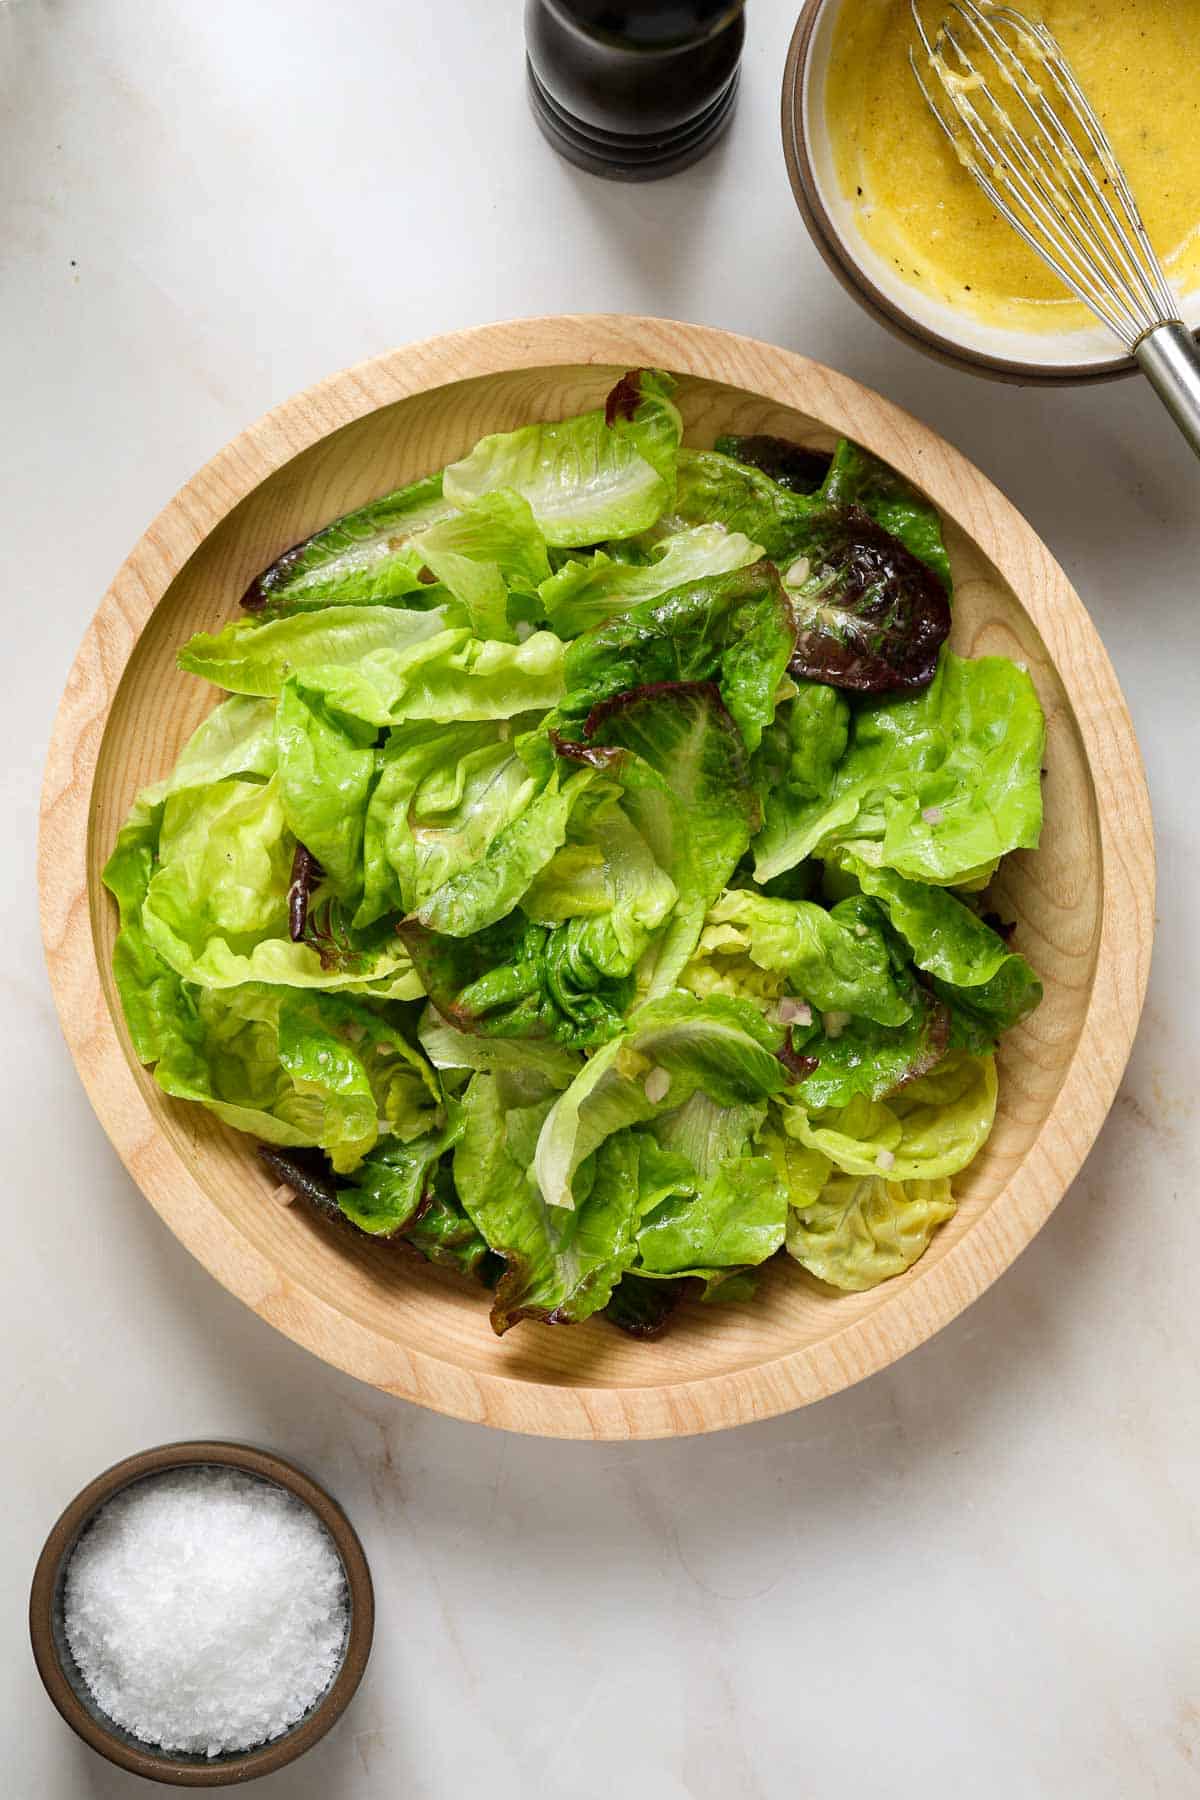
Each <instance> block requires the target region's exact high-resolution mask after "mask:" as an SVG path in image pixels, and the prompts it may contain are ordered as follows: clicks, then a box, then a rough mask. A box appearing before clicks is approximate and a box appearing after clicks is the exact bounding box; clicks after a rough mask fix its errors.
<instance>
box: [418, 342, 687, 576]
mask: <svg viewBox="0 0 1200 1800" xmlns="http://www.w3.org/2000/svg"><path fill="white" fill-rule="evenodd" d="M673 387H674V383H673V382H672V380H671V378H670V376H668V375H664V374H662V373H661V372H660V371H657V370H653V369H641V370H635V371H633V372H632V373H631V374H629V375H627V376H625V377H624V378H623V380H622V381H621V382H620V383H618V385H617V387H616V388H615V389H614V390H613V392H612V393H611V394H610V395H609V398H608V402H607V404H606V406H605V407H604V408H603V409H599V410H597V411H596V412H589V413H583V414H581V415H580V416H579V417H577V418H574V419H562V420H557V421H555V422H554V423H552V424H545V425H522V426H520V427H519V428H518V429H517V430H516V431H508V432H502V433H500V434H498V435H496V436H493V437H485V438H482V439H481V440H480V442H479V443H478V444H476V446H475V448H474V449H473V450H472V451H471V453H470V455H469V456H466V457H464V458H463V459H462V461H461V462H456V463H452V464H451V466H450V467H449V468H448V469H447V470H446V471H445V478H444V491H445V494H446V497H447V499H449V500H452V501H454V502H455V504H456V505H458V506H466V505H468V504H470V502H472V501H474V500H478V499H479V498H480V497H481V496H482V495H484V494H489V493H492V492H493V491H494V490H495V489H497V488H507V489H511V490H513V491H514V492H515V493H518V494H520V495H522V496H523V497H524V499H525V500H527V501H528V503H529V505H530V507H531V508H532V510H533V516H534V518H535V519H536V520H537V523H538V526H539V528H540V530H541V531H542V533H543V535H544V537H545V540H546V542H547V543H548V544H553V545H562V546H567V547H573V546H577V545H588V544H596V543H599V542H600V541H601V540H602V539H604V538H627V537H633V536H635V535H636V534H637V533H638V532H641V531H645V530H646V529H647V528H648V527H649V526H651V525H653V524H654V522H655V521H656V520H657V519H658V517H659V515H660V514H661V513H662V511H663V510H664V508H665V507H666V506H667V505H668V504H669V503H670V501H671V499H672V496H673V493H674V485H675V456H676V451H677V449H678V446H679V439H680V436H681V434H682V430H683V425H682V421H681V419H680V417H679V412H678V409H677V408H676V406H675V405H674V403H673V401H672V400H671V398H670V394H671V389H672V388H673Z"/></svg>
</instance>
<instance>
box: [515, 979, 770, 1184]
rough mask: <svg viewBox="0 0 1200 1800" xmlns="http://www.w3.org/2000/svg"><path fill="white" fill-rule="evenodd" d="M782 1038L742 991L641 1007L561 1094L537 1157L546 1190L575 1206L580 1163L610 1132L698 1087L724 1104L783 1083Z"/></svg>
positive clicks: (670, 1106) (677, 1102)
mask: <svg viewBox="0 0 1200 1800" xmlns="http://www.w3.org/2000/svg"><path fill="white" fill-rule="evenodd" d="M781 1044H782V1033H780V1032H774V1033H773V1032H772V1030H771V1028H770V1027H768V1026H766V1025H765V1023H764V1021H763V1019H762V1017H761V1015H760V1014H759V1013H758V1012H757V1011H756V1010H755V1009H754V1008H753V1007H752V1006H748V1005H744V1004H740V1003H739V1002H737V1001H730V1000H722V999H720V998H717V999H713V1000H708V1001H701V1000H698V999H697V998H696V997H695V995H693V994H685V993H682V992H676V993H673V994H669V995H667V996H666V997H665V998H664V999H661V1000H654V1001H650V1002H649V1003H647V1004H645V1005H643V1006H640V1007H638V1008H637V1009H636V1010H635V1011H634V1012H633V1013H632V1015H631V1016H630V1018H629V1022H628V1029H627V1030H626V1031H625V1032H624V1033H623V1034H622V1035H621V1036H620V1037H619V1038H615V1039H613V1040H612V1041H611V1042H610V1043H607V1044H605V1045H604V1046H603V1047H602V1048H601V1049H599V1050H597V1051H596V1052H595V1054H594V1055H593V1056H592V1057H591V1058H590V1059H589V1061H588V1062H587V1064H586V1065H585V1067H584V1068H583V1069H582V1070H581V1072H580V1073H579V1075H577V1076H576V1078H575V1080H574V1081H573V1082H572V1083H571V1085H570V1087H569V1088H567V1090H566V1091H565V1093H563V1094H561V1095H560V1096H559V1098H558V1099H557V1100H556V1101H555V1103H554V1106H553V1108H552V1110H551V1112H550V1114H549V1116H548V1118H547V1119H546V1122H545V1124H544V1126H543V1127H542V1130H541V1135H540V1136H539V1138H538V1144H537V1153H536V1155H535V1157H534V1172H535V1175H536V1178H537V1182H538V1185H539V1187H540V1189H541V1191H542V1194H543V1196H544V1197H545V1199H546V1200H547V1202H548V1203H550V1204H552V1205H555V1206H561V1207H570V1206H571V1205H572V1204H573V1185H572V1184H573V1179H574V1176H575V1173H576V1171H577V1169H578V1168H579V1166H580V1164H581V1163H582V1162H583V1161H584V1160H585V1158H587V1157H588V1156H590V1155H591V1153H592V1151H593V1150H595V1149H596V1147H597V1146H598V1145H599V1144H601V1143H603V1142H604V1140H605V1138H607V1137H610V1136H611V1135H612V1134H613V1132H615V1131H620V1130H623V1129H624V1128H625V1127H626V1126H630V1125H643V1124H647V1123H648V1122H649V1121H650V1120H652V1119H656V1118H658V1117H660V1116H661V1115H662V1114H663V1113H664V1112H669V1111H674V1110H675V1109H677V1108H678V1107H680V1106H682V1105H683V1104H684V1102H685V1101H687V1100H688V1099H690V1098H691V1096H692V1094H693V1093H695V1091H696V1090H697V1089H698V1088H699V1089H701V1090H702V1091H703V1092H704V1093H705V1094H707V1095H708V1096H709V1098H710V1099H712V1100H714V1101H716V1102H717V1104H718V1105H720V1106H723V1107H729V1106H739V1105H742V1104H744V1103H745V1102H747V1101H750V1102H754V1101H758V1100H761V1099H763V1098H765V1097H766V1096H768V1095H771V1094H777V1093H780V1092H781V1091H782V1090H783V1089H784V1088H785V1087H786V1086H787V1084H788V1081H789V1073H788V1071H787V1069H785V1067H784V1065H783V1063H782V1062H780V1060H779V1059H778V1056H777V1054H776V1051H777V1050H778V1048H779V1047H780V1046H781Z"/></svg>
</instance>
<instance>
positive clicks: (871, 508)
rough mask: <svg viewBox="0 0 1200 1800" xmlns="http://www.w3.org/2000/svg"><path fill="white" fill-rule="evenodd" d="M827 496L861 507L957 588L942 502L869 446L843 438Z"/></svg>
mask: <svg viewBox="0 0 1200 1800" xmlns="http://www.w3.org/2000/svg"><path fill="white" fill-rule="evenodd" d="M821 499H822V500H823V501H824V502H825V503H826V504H827V505H831V506H859V507H861V508H862V509H863V511H864V512H867V513H869V514H870V515H871V517H872V518H873V519H874V520H876V521H877V523H878V524H880V525H882V526H883V528H884V530H885V531H888V532H890V533H891V535H892V536H893V537H895V538H899V540H900V542H901V543H902V544H903V545H904V546H905V548H906V549H907V550H909V551H911V553H912V554H913V556H915V557H917V558H919V560H920V561H921V562H923V563H925V565H926V566H927V567H928V568H930V569H932V570H933V572H934V574H935V575H936V576H937V577H938V579H939V581H940V582H941V584H942V586H943V587H944V588H945V590H946V592H947V593H949V592H950V591H951V586H952V582H951V575H950V558H949V557H948V556H947V554H946V546H945V544H944V543H943V541H942V522H941V519H940V517H939V515H938V510H937V508H936V506H934V505H933V503H932V501H930V500H927V499H926V498H925V496H924V494H921V493H918V491H917V489H916V488H915V487H913V485H912V483H911V482H908V481H906V480H905V479H904V477H903V475H900V474H898V473H897V472H896V470H895V469H892V468H889V467H888V465H887V464H886V463H883V462H880V461H879V458H878V457H876V456H872V455H871V453H870V451H869V450H864V449H863V448H862V446H861V445H860V444H853V443H851V442H850V440H849V439H848V438H843V439H842V440H841V442H840V443H839V444H838V447H837V449H836V450H835V452H834V455H833V461H832V463H831V464H830V466H829V470H828V472H827V474H826V476H825V480H824V482H823V483H822V486H821Z"/></svg>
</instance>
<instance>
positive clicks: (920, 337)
mask: <svg viewBox="0 0 1200 1800" xmlns="http://www.w3.org/2000/svg"><path fill="white" fill-rule="evenodd" d="M827 4H830V0H805V5H804V6H803V7H802V8H801V11H800V16H799V18H798V19H797V20H796V28H795V30H794V31H793V32H792V39H791V43H790V44H789V46H788V54H787V62H786V63H785V65H784V71H783V94H782V105H781V125H782V130H783V154H784V159H785V160H786V162H787V170H788V180H789V181H790V182H791V184H792V193H793V194H794V195H795V199H796V204H797V206H798V207H799V209H800V212H801V215H802V217H803V219H804V223H805V224H806V225H807V227H808V231H809V235H810V237H811V238H812V240H813V243H814V244H815V245H816V247H817V249H818V250H819V251H820V253H821V256H822V257H823V258H824V260H825V262H826V264H827V265H828V267H829V268H830V269H831V270H832V271H833V273H834V274H835V275H836V276H837V278H838V280H839V281H840V282H841V284H842V286H843V287H844V288H845V289H846V291H847V293H849V294H852V295H853V296H854V298H855V299H856V300H857V301H858V302H859V304H860V306H862V307H864V308H865V310H866V311H867V312H869V313H871V314H872V315H873V316H874V317H875V318H876V319H877V320H878V321H879V323H880V324H881V325H883V326H886V328H887V329H888V330H889V331H890V332H892V333H893V334H894V335H895V336H896V337H898V338H901V339H903V341H904V342H905V343H907V344H912V345H915V347H916V348H917V349H918V350H924V351H925V352H926V354H927V355H929V356H933V357H936V358H937V360H938V361H939V362H943V363H948V364H949V365H950V367H951V368H955V369H965V370H966V371H967V372H968V373H969V374H972V375H986V376H989V377H990V378H991V379H992V380H993V381H1007V382H1014V383H1017V384H1018V385H1020V386H1023V387H1024V386H1039V387H1082V386H1091V385H1094V384H1095V383H1096V382H1101V381H1116V380H1118V379H1120V378H1121V377H1122V376H1125V375H1132V374H1134V373H1136V371H1137V363H1136V362H1135V361H1134V360H1133V358H1132V357H1128V356H1127V357H1117V358H1115V359H1114V360H1113V361H1111V362H1104V363H1095V362H1087V363H1063V364H1061V365H1058V366H1056V367H1055V368H1053V369H1048V368H1047V367H1046V366H1045V364H1044V363H1028V362H1016V361H1010V360H1009V359H1008V358H1006V357H1000V356H988V355H985V354H984V352H982V351H976V350H969V349H967V348H966V347H965V346H964V345H962V344H957V343H955V342H954V340H953V339H952V338H947V337H942V336H941V335H940V333H938V332H936V331H931V330H930V329H929V328H928V327H927V326H925V325H922V324H921V322H920V321H919V320H918V319H915V318H913V317H912V315H911V314H910V313H907V312H905V311H904V309H903V308H902V307H900V306H897V305H896V303H895V302H894V301H893V300H891V299H890V298H889V297H888V295H886V294H885V293H883V292H882V290H881V289H880V288H878V287H876V285H875V283H874V282H873V281H871V279H870V277H869V276H868V275H867V274H866V273H865V271H864V270H863V269H862V268H861V267H860V266H859V264H858V263H857V262H855V260H854V259H853V257H852V256H851V255H850V253H849V251H848V250H847V249H846V247H845V244H844V243H843V241H842V238H841V237H840V235H839V234H838V231H837V229H836V227H835V226H834V223H833V220H832V219H831V218H830V216H829V213H828V211H827V209H826V206H825V203H824V201H823V200H822V198H821V194H820V189H819V187H818V185H817V179H816V174H815V171H814V169H813V165H812V160H811V157H810V156H809V149H808V141H807V138H806V135H805V131H804V105H803V100H804V74H805V69H806V67H807V63H808V55H809V51H810V49H811V47H812V40H813V34H814V32H815V30H816V26H817V19H818V17H819V16H820V13H821V11H822V9H823V7H824V6H826V5H827ZM1198 336H1200V334H1198Z"/></svg>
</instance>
